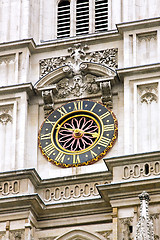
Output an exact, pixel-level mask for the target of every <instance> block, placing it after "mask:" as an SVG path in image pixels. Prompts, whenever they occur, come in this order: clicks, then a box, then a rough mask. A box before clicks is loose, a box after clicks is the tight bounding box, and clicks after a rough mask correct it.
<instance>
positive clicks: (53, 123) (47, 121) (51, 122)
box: [45, 118, 56, 127]
mask: <svg viewBox="0 0 160 240" xmlns="http://www.w3.org/2000/svg"><path fill="white" fill-rule="evenodd" d="M45 122H46V123H50V124H51V125H52V126H53V127H54V125H55V123H56V122H53V121H50V120H49V119H48V118H47V119H46V121H45Z"/></svg>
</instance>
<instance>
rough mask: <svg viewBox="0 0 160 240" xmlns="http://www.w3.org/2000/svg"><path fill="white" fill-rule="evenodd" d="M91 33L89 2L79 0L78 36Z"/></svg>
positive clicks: (77, 16)
mask: <svg viewBox="0 0 160 240" xmlns="http://www.w3.org/2000/svg"><path fill="white" fill-rule="evenodd" d="M85 33H89V0H88V1H85V0H77V5H76V35H79V34H85Z"/></svg>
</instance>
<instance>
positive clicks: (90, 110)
mask: <svg viewBox="0 0 160 240" xmlns="http://www.w3.org/2000/svg"><path fill="white" fill-rule="evenodd" d="M96 105H97V103H95V104H94V105H93V106H92V108H91V110H90V111H91V112H92V111H93V109H94V108H95V106H96Z"/></svg>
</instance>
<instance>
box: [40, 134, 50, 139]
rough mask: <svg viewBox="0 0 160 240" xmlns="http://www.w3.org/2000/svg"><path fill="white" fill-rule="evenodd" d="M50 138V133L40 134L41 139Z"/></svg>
mask: <svg viewBox="0 0 160 240" xmlns="http://www.w3.org/2000/svg"><path fill="white" fill-rule="evenodd" d="M50 138H51V133H46V134H42V135H41V136H40V139H41V140H46V139H50Z"/></svg>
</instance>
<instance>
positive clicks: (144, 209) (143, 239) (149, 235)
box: [136, 191, 154, 240]
mask: <svg viewBox="0 0 160 240" xmlns="http://www.w3.org/2000/svg"><path fill="white" fill-rule="evenodd" d="M139 199H140V217H139V221H138V224H137V231H136V240H154V231H153V223H152V220H151V218H150V217H149V211H148V205H149V200H150V198H149V194H148V193H146V192H145V191H144V192H142V193H141V194H140V195H139Z"/></svg>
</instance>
